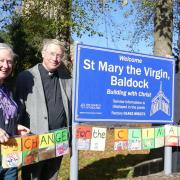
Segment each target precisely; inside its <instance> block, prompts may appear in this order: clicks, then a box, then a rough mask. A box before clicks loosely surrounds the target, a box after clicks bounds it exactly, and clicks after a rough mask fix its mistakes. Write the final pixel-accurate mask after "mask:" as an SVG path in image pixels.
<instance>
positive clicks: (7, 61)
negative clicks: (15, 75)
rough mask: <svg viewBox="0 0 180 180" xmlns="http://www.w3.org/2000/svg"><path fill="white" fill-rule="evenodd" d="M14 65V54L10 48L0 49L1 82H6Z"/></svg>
mask: <svg viewBox="0 0 180 180" xmlns="http://www.w3.org/2000/svg"><path fill="white" fill-rule="evenodd" d="M12 67H13V55H12V52H11V50H10V49H0V84H2V83H3V82H4V79H5V78H7V77H8V76H9V75H10V74H11V72H12Z"/></svg>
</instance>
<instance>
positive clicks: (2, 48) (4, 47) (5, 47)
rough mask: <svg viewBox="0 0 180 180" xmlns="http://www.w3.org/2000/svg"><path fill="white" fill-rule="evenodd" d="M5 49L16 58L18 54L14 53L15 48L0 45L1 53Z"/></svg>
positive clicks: (5, 44) (3, 44) (8, 45)
mask: <svg viewBox="0 0 180 180" xmlns="http://www.w3.org/2000/svg"><path fill="white" fill-rule="evenodd" d="M4 49H6V50H8V51H9V52H10V53H11V55H12V58H13V59H14V58H15V57H16V54H15V53H14V51H13V48H12V46H11V45H10V44H7V43H0V51H1V50H4Z"/></svg>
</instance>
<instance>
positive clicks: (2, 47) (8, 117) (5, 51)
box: [0, 43, 29, 180]
mask: <svg viewBox="0 0 180 180" xmlns="http://www.w3.org/2000/svg"><path fill="white" fill-rule="evenodd" d="M14 57H15V54H14V52H13V50H12V48H11V47H10V46H9V45H8V44H5V43H0V143H5V142H7V141H8V139H9V137H11V136H14V135H16V134H17V132H19V134H21V135H22V134H25V133H29V129H28V128H26V127H24V126H21V125H19V126H18V125H17V105H16V103H15V101H14V100H13V99H12V97H11V95H10V92H9V90H8V88H7V86H6V85H5V79H6V78H7V77H8V76H9V75H10V74H11V72H12V68H13V64H14ZM0 179H5V180H6V179H11V180H14V179H16V180H17V168H9V169H3V168H2V167H0Z"/></svg>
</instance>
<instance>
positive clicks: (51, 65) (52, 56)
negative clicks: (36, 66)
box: [42, 44, 63, 72]
mask: <svg viewBox="0 0 180 180" xmlns="http://www.w3.org/2000/svg"><path fill="white" fill-rule="evenodd" d="M62 56H63V52H62V49H61V47H60V46H58V45H56V44H49V45H48V46H47V47H46V49H44V50H43V51H42V57H43V63H42V64H43V66H44V67H45V68H46V69H47V70H48V71H50V72H53V71H55V70H56V69H57V68H58V67H59V66H60V64H61V60H62Z"/></svg>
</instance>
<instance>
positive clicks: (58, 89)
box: [16, 39, 72, 180]
mask: <svg viewBox="0 0 180 180" xmlns="http://www.w3.org/2000/svg"><path fill="white" fill-rule="evenodd" d="M41 54H42V59H43V60H42V63H40V64H37V65H35V66H34V67H32V68H31V69H28V70H25V71H23V72H21V73H20V74H19V75H18V78H17V83H16V101H17V103H18V105H19V106H20V109H21V113H20V115H19V122H20V123H21V124H22V125H26V126H27V127H29V128H30V130H31V132H32V133H34V134H43V133H48V132H49V131H52V130H55V129H60V128H63V127H68V129H69V131H70V127H71V102H72V100H71V99H72V79H71V76H70V75H69V74H68V73H65V71H63V66H62V58H63V56H64V47H63V46H62V43H61V42H60V41H59V40H57V39H45V40H44V41H43V48H42V51H41ZM61 161H62V156H61V157H56V158H53V159H49V160H45V161H41V162H39V163H36V164H33V165H28V166H25V167H23V168H22V179H26V180H28V179H39V180H40V179H43V180H46V179H57V176H58V171H59V168H60V164H61Z"/></svg>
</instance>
